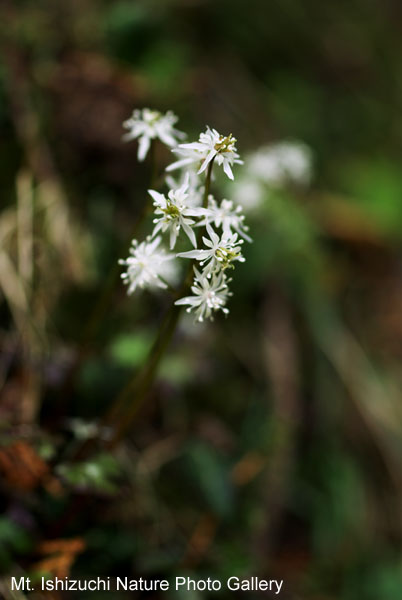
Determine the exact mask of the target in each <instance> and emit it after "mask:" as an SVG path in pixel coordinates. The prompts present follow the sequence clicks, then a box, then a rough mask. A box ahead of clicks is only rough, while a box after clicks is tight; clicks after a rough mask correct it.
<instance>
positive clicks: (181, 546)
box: [0, 0, 402, 600]
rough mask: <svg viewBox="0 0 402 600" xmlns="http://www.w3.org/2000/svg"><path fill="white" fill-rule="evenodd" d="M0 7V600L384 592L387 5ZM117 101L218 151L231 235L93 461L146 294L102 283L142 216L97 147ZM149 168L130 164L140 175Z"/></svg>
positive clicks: (390, 103) (394, 190)
mask: <svg viewBox="0 0 402 600" xmlns="http://www.w3.org/2000/svg"><path fill="white" fill-rule="evenodd" d="M0 11H1V31H0V36H1V50H2V51H1V56H0V187H1V201H0V206H1V212H0V290H1V294H0V321H1V326H0V352H1V356H0V395H1V399H0V472H1V483H0V507H1V516H0V569H1V575H2V579H1V582H0V592H1V593H2V594H3V597H4V598H5V599H6V600H8V599H9V598H15V597H16V596H15V595H10V594H11V592H10V590H9V577H10V575H18V574H19V575H23V574H30V575H31V576H33V577H34V576H35V575H34V574H35V573H36V574H39V573H47V574H51V575H52V576H54V575H58V576H59V577H64V576H67V575H71V577H80V578H86V577H90V576H95V577H96V576H98V575H99V576H104V577H106V576H110V577H114V576H127V577H131V578H136V577H141V576H142V577H147V578H149V579H151V578H166V579H171V578H173V577H174V576H175V575H176V574H177V575H182V574H188V575H190V576H192V577H194V578H197V577H208V576H211V575H212V576H213V577H214V578H217V579H225V578H226V577H229V576H231V575H238V576H244V577H246V576H250V575H255V574H258V575H260V576H261V577H267V578H268V579H271V578H272V579H275V578H276V579H284V581H285V583H284V585H283V588H282V592H281V594H280V597H281V598H284V599H289V600H299V599H309V600H333V599H335V598H336V599H342V600H352V599H355V598H359V600H377V599H378V598H381V600H399V599H400V598H401V595H402V564H401V545H402V409H401V384H402V372H401V368H400V361H401V356H402V312H401V309H402V262H401V248H402V244H401V242H402V234H401V230H402V171H401V167H400V163H401V158H402V110H401V107H402V35H401V23H402V20H401V18H402V5H401V3H400V2H399V1H398V0H347V1H346V0H338V2H336V3H331V2H324V3H323V2H319V1H318V0H304V1H303V2H300V1H297V0H281V1H279V0H277V1H275V0H268V1H267V0H265V1H263V0H248V2H247V3H244V2H240V1H239V0H231V1H229V0H220V1H219V2H212V1H211V0H164V1H161V0H159V1H156V0H143V1H141V0H137V1H133V0H131V1H129V0H116V1H114V2H107V1H106V0H79V1H78V0H66V1H65V2H53V1H52V0H35V1H34V0H24V1H15V2H12V1H9V0H3V2H2V5H1V8H0ZM144 106H149V107H151V108H155V109H159V110H161V111H166V110H168V109H171V110H173V111H174V112H175V113H176V114H177V115H179V117H180V121H179V123H178V127H179V129H181V130H184V131H187V132H188V133H189V141H192V140H195V139H196V138H197V137H198V135H199V132H200V131H203V130H204V129H205V126H206V125H207V124H208V125H210V126H211V127H215V128H216V129H217V130H218V131H219V132H222V133H225V134H226V133H229V132H232V133H233V134H234V135H235V136H236V138H237V140H238V143H237V148H238V150H239V152H240V154H241V156H242V158H244V160H245V165H244V166H243V167H239V166H238V167H237V168H236V172H235V183H234V184H231V186H228V187H226V183H225V182H223V181H221V180H218V181H217V182H216V186H217V187H216V188H215V191H218V190H219V192H218V194H217V195H218V196H219V195H220V196H222V195H226V197H229V198H231V197H235V198H236V200H237V201H238V202H240V203H242V204H243V205H244V207H245V210H246V211H247V222H248V224H249V226H250V233H251V235H252V237H253V238H254V243H253V244H250V245H247V247H245V248H244V253H245V256H246V259H247V262H246V263H245V264H244V265H240V266H239V267H238V268H237V269H236V272H235V273H234V277H233V284H232V287H233V292H234V295H233V297H232V298H231V300H230V315H229V316H228V317H227V318H224V316H223V315H218V317H217V318H216V320H215V321H214V322H213V323H212V324H206V325H198V324H197V325H194V323H193V319H192V318H190V317H189V316H188V315H185V314H183V315H182V318H181V319H180V322H179V325H178V328H177V331H176V333H175V335H174V338H173V340H172V343H171V345H170V347H169V351H168V353H167V354H166V356H165V358H164V360H163V361H162V364H161V367H160V369H159V374H158V377H157V381H156V382H155V385H154V386H153V388H152V393H151V394H150V395H149V398H148V400H147V402H146V403H145V405H143V406H142V407H141V410H140V411H139V412H138V413H137V414H136V416H135V419H134V420H133V423H132V425H131V427H130V430H129V431H128V433H127V435H126V436H125V437H124V439H123V440H122V441H121V443H120V444H118V445H116V446H114V447H113V448H112V449H110V448H108V446H107V440H108V436H109V435H110V432H109V431H108V429H107V428H105V427H102V426H101V425H100V424H99V423H100V419H101V418H102V416H103V415H104V414H105V412H106V411H107V410H108V408H109V407H110V406H111V403H112V402H113V399H114V398H115V397H116V396H117V394H118V393H119V392H120V390H121V389H122V387H123V386H124V385H125V384H126V383H127V381H129V379H130V377H132V374H133V373H135V372H136V370H138V369H139V367H140V365H141V364H142V363H143V361H144V359H145V358H146V356H147V352H148V350H149V347H150V344H151V343H152V340H153V338H154V336H155V334H156V333H157V331H158V328H159V326H160V324H161V321H162V319H163V315H164V314H165V312H166V309H167V307H168V305H169V302H170V298H169V296H168V295H166V294H163V293H162V294H150V293H147V292H144V293H142V294H135V295H133V296H127V295H126V289H125V288H124V286H123V285H122V284H121V282H120V280H119V269H118V268H117V267H116V263H117V260H118V259H119V258H122V257H125V256H127V253H128V247H129V244H130V240H131V237H132V232H133V228H134V226H135V223H136V222H137V220H138V218H139V215H140V214H141V212H142V209H143V206H144V203H145V202H146V201H147V194H146V190H147V188H148V187H149V181H150V171H151V165H150V162H149V161H145V163H143V164H139V163H138V162H137V143H136V142H131V143H127V144H123V143H122V141H121V137H122V134H123V129H122V122H123V121H124V120H125V119H127V118H128V117H129V116H130V114H131V112H132V110H133V108H142V107H144ZM278 144H279V146H278ZM261 148H262V150H261ZM291 148H293V151H294V149H295V148H296V149H297V150H296V159H295V160H294V161H293V163H292V161H290V164H287V163H286V161H287V160H290V159H289V156H291V155H292V154H291V152H290V149H291ZM278 152H279V154H280V155H281V156H284V158H281V159H279V158H278V156H279V155H278ZM281 153H282V154H281ZM292 156H294V153H293V155H292ZM171 160H172V155H171V154H170V152H169V151H168V150H167V149H166V148H163V147H162V146H160V147H158V148H157V164H158V170H159V172H160V173H163V169H164V168H165V166H166V165H167V164H168V163H169V162H171ZM278 160H279V163H280V164H279V167H278ZM264 161H265V162H264ZM267 161H268V162H267ZM275 161H276V162H275ZM281 161H282V162H281ZM294 162H296V166H295V165H294ZM284 163H286V164H285V165H284ZM261 164H262V165H263V167H261ZM268 164H269V165H271V167H272V165H274V166H273V167H272V168H273V171H274V173H276V175H272V176H269V175H268V174H267V168H268V167H267V165H268ZM264 165H265V166H264ZM300 165H301V166H300ZM275 169H276V171H275ZM278 169H279V171H278ZM278 173H279V175H278ZM148 229H149V223H148V224H147V225H144V228H143V230H142V231H141V232H140V233H139V234H138V237H139V238H142V237H144V236H145V235H146V234H147V233H148ZM83 447H84V448H85V451H82V448H83ZM229 593H230V592H222V594H221V597H229V596H228V594H229ZM88 596H89V595H88ZM18 597H21V598H22V597H24V595H23V594H22V595H20V596H18ZM30 597H32V598H36V599H37V600H41V598H43V597H44V596H43V595H41V594H39V593H36V594H32V595H31V596H30ZM46 597H47V598H49V597H50V598H54V600H58V599H62V598H64V597H70V596H69V595H64V596H63V594H61V593H60V594H53V595H48V596H46ZM79 597H80V598H86V597H87V596H86V595H85V593H81V594H80V596H79ZM91 597H95V594H93V595H92V596H91ZM96 597H99V598H103V597H105V598H106V597H109V594H104V595H102V593H101V592H97V593H96ZM113 597H114V598H116V599H117V598H119V597H120V596H119V595H118V594H114V595H113ZM121 597H123V595H122V596H121ZM124 597H127V594H125V595H124ZM136 597H142V596H141V595H140V594H137V596H136ZM152 597H154V598H159V597H161V596H160V595H159V596H158V594H154V595H153V596H152ZM165 597H171V598H180V597H184V595H183V596H180V594H179V593H175V592H172V593H166V594H165ZM185 597H186V598H191V599H193V600H197V599H198V598H201V597H209V596H208V595H207V594H206V593H198V594H197V593H196V592H195V593H193V594H189V593H188V594H186V595H185ZM239 597H244V598H254V597H258V593H254V592H249V593H247V592H244V593H243V594H242V593H239Z"/></svg>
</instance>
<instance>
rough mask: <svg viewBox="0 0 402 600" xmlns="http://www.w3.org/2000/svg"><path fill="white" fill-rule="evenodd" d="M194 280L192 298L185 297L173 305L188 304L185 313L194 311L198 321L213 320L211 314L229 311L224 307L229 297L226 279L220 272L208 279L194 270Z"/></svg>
mask: <svg viewBox="0 0 402 600" xmlns="http://www.w3.org/2000/svg"><path fill="white" fill-rule="evenodd" d="M194 272H195V278H194V282H193V285H192V287H191V291H192V292H193V294H194V296H186V297H185V298H181V299H180V300H176V302H175V304H179V305H181V304H188V308H187V309H186V310H187V312H191V311H192V310H193V309H194V312H195V315H196V317H197V320H198V321H203V320H204V319H205V318H206V319H211V320H213V313H214V312H216V311H218V310H221V311H222V312H224V313H225V314H227V313H228V312H229V310H228V309H227V308H226V307H225V305H226V302H227V299H228V297H229V296H231V293H230V292H229V288H228V286H227V279H226V277H225V275H224V273H223V272H222V271H221V272H220V273H218V274H214V275H213V277H211V278H208V277H206V276H205V274H204V273H200V272H199V271H197V269H196V268H194Z"/></svg>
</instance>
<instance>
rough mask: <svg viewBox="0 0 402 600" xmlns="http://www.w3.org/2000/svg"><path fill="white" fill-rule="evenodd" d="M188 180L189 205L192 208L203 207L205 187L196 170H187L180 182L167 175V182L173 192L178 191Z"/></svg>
mask: <svg viewBox="0 0 402 600" xmlns="http://www.w3.org/2000/svg"><path fill="white" fill-rule="evenodd" d="M186 178H188V198H187V200H186V201H187V205H188V206H189V207H191V208H197V207H200V206H202V201H203V197H204V186H203V185H201V182H200V178H199V177H198V175H197V172H196V171H195V170H194V169H192V168H189V169H187V170H186V172H185V173H183V174H181V177H180V178H179V181H176V179H175V178H174V177H172V176H171V175H167V177H166V178H165V182H166V185H167V186H168V187H169V188H170V189H171V190H176V189H177V188H179V187H181V186H182V185H183V183H184V182H185V181H186Z"/></svg>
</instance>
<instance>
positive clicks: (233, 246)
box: [119, 108, 251, 321]
mask: <svg viewBox="0 0 402 600" xmlns="http://www.w3.org/2000/svg"><path fill="white" fill-rule="evenodd" d="M176 121H177V117H176V116H175V115H173V113H171V112H168V113H166V114H165V115H163V114H161V113H159V112H157V111H151V110H150V109H147V108H144V109H143V110H135V111H134V113H133V116H132V118H131V119H129V120H128V121H126V122H125V123H124V124H123V126H124V127H126V128H127V129H129V130H130V131H129V133H127V134H126V135H125V136H124V139H125V140H133V139H136V138H138V141H139V146H138V158H139V160H144V159H145V157H146V155H147V153H148V150H149V149H150V147H151V144H152V143H154V140H155V139H156V138H158V139H159V140H160V141H161V142H162V143H164V144H166V145H167V146H169V147H171V149H172V152H173V153H174V154H175V155H176V156H177V157H178V160H176V161H175V162H173V163H172V164H171V165H169V166H168V167H167V168H166V171H167V172H169V173H170V172H171V171H180V172H179V175H178V177H177V179H175V178H174V177H172V176H171V175H170V174H169V175H167V177H166V178H165V183H166V185H167V187H168V191H167V193H162V192H160V191H157V190H154V189H150V190H148V193H149V196H150V197H151V199H152V202H153V213H154V218H153V231H152V233H151V234H150V235H149V236H148V237H147V238H146V240H145V241H143V242H141V243H139V242H138V241H137V240H133V242H132V247H131V250H130V256H129V257H128V258H127V259H125V260H121V261H119V262H120V264H122V265H124V266H125V267H126V271H125V272H124V273H123V274H122V279H123V281H124V283H126V284H127V285H128V293H129V294H131V293H132V292H134V291H135V290H136V289H137V288H167V287H170V286H171V285H173V284H174V283H175V281H177V275H178V271H179V269H178V265H179V263H180V259H190V261H191V262H190V263H189V267H188V268H189V269H190V270H191V273H192V274H193V284H192V285H191V292H192V295H186V296H184V297H183V298H179V299H178V300H176V302H175V303H176V304H177V305H186V306H187V312H191V311H194V314H195V316H196V319H197V320H198V321H203V320H204V319H213V317H214V313H216V312H217V311H222V312H223V313H224V314H227V313H228V312H229V311H228V308H227V307H226V304H227V301H228V299H229V297H230V296H231V293H230V291H229V283H230V281H231V279H230V278H229V277H228V275H227V272H228V270H230V269H233V268H234V266H235V264H236V263H238V262H244V260H245V259H244V257H243V255H242V245H243V243H244V241H248V242H251V238H250V237H249V235H248V234H247V231H248V227H247V226H246V225H245V223H244V215H243V213H242V209H241V207H240V206H238V205H236V204H235V203H234V202H233V201H232V200H227V199H222V200H221V201H218V200H217V199H216V198H215V197H214V196H213V195H212V194H210V193H209V188H210V183H211V180H212V170H213V167H214V166H215V165H216V166H218V167H222V169H223V171H224V173H225V174H226V175H227V177H228V178H229V179H231V180H233V178H234V176H233V171H232V167H233V165H235V164H242V161H241V160H240V157H239V154H238V153H237V149H236V139H235V138H234V137H233V136H232V134H230V135H227V136H224V135H220V134H219V133H218V132H217V131H216V130H215V129H210V128H209V127H207V129H206V131H205V132H203V133H201V134H200V136H199V139H198V141H196V142H193V143H189V144H178V140H179V139H180V138H182V137H183V135H184V134H182V133H181V132H179V131H178V130H176V129H174V127H173V125H174V124H175V123H176ZM163 237H166V238H167V241H168V245H169V250H165V249H164V248H163V246H162V239H163ZM182 243H186V244H187V247H188V245H190V248H191V249H189V250H185V249H184V251H180V252H178V251H177V250H175V248H176V247H177V245H178V244H182ZM180 249H181V248H180ZM183 264H184V263H183ZM185 281H187V277H185ZM183 291H184V292H187V291H188V290H187V289H186V284H184V287H183Z"/></svg>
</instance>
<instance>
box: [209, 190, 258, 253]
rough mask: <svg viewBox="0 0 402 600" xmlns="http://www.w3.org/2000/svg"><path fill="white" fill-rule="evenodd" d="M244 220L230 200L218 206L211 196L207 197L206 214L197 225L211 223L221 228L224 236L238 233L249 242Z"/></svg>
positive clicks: (239, 209)
mask: <svg viewBox="0 0 402 600" xmlns="http://www.w3.org/2000/svg"><path fill="white" fill-rule="evenodd" d="M244 219H245V217H244V215H243V214H242V208H241V206H234V204H233V202H232V201H231V200H222V202H221V203H220V204H218V203H217V202H216V200H215V198H214V197H213V196H209V198H208V213H207V215H206V217H205V218H204V219H203V220H201V221H199V222H198V225H206V224H207V223H208V222H213V223H214V225H215V227H222V230H223V235H224V236H229V235H230V234H231V233H238V234H239V235H240V237H242V238H244V239H245V240H247V241H248V242H251V241H252V240H251V237H250V236H248V235H247V233H246V231H248V227H247V225H245V224H244Z"/></svg>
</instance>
